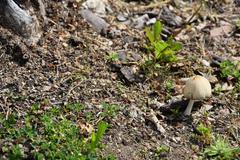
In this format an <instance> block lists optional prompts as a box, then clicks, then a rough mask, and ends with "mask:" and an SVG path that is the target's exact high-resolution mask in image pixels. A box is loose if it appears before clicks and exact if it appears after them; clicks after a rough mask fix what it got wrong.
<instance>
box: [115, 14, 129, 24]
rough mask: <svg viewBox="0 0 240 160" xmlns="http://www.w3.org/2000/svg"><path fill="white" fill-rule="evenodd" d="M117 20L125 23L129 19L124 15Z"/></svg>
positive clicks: (118, 16) (120, 15)
mask: <svg viewBox="0 0 240 160" xmlns="http://www.w3.org/2000/svg"><path fill="white" fill-rule="evenodd" d="M117 20H118V21H119V22H125V21H127V20H128V19H127V17H125V16H124V15H122V14H119V15H117Z"/></svg>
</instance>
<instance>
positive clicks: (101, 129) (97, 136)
mask: <svg viewBox="0 0 240 160" xmlns="http://www.w3.org/2000/svg"><path fill="white" fill-rule="evenodd" d="M97 128H98V130H97V133H93V134H92V137H91V141H92V142H91V150H92V151H93V150H95V148H97V146H98V144H99V143H100V141H101V139H102V137H103V135H104V133H105V132H106V130H107V128H108V124H107V123H106V122H100V123H99V124H98V127H97Z"/></svg>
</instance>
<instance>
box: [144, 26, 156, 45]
mask: <svg viewBox="0 0 240 160" xmlns="http://www.w3.org/2000/svg"><path fill="white" fill-rule="evenodd" d="M145 32H146V37H147V38H148V40H149V41H150V43H151V44H153V43H154V41H155V39H154V33H153V31H152V30H151V28H150V27H147V28H145Z"/></svg>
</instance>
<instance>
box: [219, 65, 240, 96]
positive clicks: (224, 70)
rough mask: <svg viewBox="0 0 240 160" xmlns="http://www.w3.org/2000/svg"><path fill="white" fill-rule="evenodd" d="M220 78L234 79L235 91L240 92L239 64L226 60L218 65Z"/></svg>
mask: <svg viewBox="0 0 240 160" xmlns="http://www.w3.org/2000/svg"><path fill="white" fill-rule="evenodd" d="M220 70H221V76H222V77H223V78H227V77H233V78H235V79H236V90H237V91H240V62H234V61H230V60H226V61H223V62H221V63H220Z"/></svg>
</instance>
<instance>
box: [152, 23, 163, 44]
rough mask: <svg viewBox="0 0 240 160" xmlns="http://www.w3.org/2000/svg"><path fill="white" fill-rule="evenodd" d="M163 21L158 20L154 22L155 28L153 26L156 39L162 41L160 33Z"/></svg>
mask: <svg viewBox="0 0 240 160" xmlns="http://www.w3.org/2000/svg"><path fill="white" fill-rule="evenodd" d="M162 28H163V27H162V23H161V22H160V21H157V22H156V23H155V24H154V28H153V36H154V41H155V42H157V41H160V35H161V33H162Z"/></svg>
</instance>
